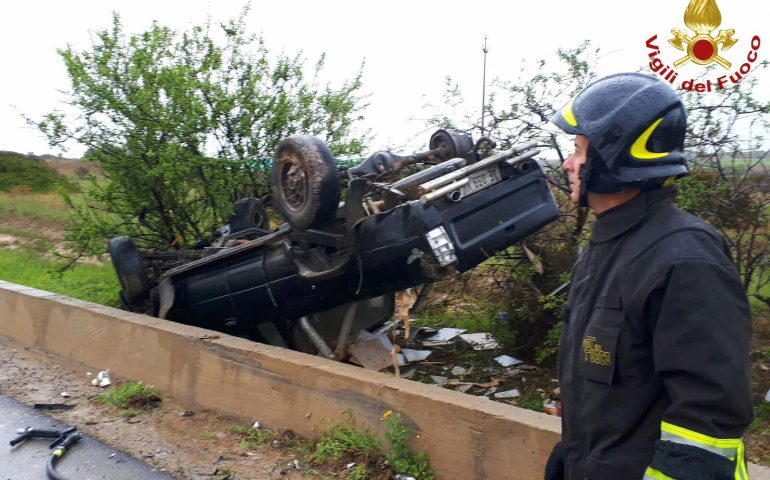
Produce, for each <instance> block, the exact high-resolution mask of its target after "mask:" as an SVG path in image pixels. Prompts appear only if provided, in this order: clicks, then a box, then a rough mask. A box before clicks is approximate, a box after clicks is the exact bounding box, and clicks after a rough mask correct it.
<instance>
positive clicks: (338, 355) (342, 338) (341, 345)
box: [334, 302, 358, 361]
mask: <svg viewBox="0 0 770 480" xmlns="http://www.w3.org/2000/svg"><path fill="white" fill-rule="evenodd" d="M357 310H358V302H353V303H352V304H351V305H350V306H349V307H348V311H347V312H345V319H344V320H342V328H340V335H339V337H337V347H336V348H335V349H334V359H335V360H340V361H342V360H344V359H345V355H346V354H347V353H348V337H349V336H350V329H351V328H353V321H354V320H355V319H356V311H357Z"/></svg>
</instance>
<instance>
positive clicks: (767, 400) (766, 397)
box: [765, 390, 770, 403]
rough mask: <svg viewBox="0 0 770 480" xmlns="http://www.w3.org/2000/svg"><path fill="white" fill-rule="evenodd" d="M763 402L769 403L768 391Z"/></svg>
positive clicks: (769, 395) (769, 394)
mask: <svg viewBox="0 0 770 480" xmlns="http://www.w3.org/2000/svg"><path fill="white" fill-rule="evenodd" d="M765 402H767V403H770V390H768V391H767V393H766V394H765Z"/></svg>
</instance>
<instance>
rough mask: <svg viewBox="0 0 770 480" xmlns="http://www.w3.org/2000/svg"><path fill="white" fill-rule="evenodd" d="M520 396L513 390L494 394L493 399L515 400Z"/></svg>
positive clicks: (517, 391)
mask: <svg viewBox="0 0 770 480" xmlns="http://www.w3.org/2000/svg"><path fill="white" fill-rule="evenodd" d="M519 396H521V393H519V390H518V389H516V388H514V389H513V390H506V391H504V392H497V393H495V398H516V397H519Z"/></svg>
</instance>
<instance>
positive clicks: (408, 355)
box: [401, 348, 433, 363]
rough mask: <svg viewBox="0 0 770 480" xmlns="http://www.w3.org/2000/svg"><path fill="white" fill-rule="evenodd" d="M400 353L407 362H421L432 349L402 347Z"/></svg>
mask: <svg viewBox="0 0 770 480" xmlns="http://www.w3.org/2000/svg"><path fill="white" fill-rule="evenodd" d="M401 353H402V354H403V355H404V359H405V360H406V361H407V362H408V363H412V362H421V361H423V360H425V359H427V358H428V357H429V356H430V354H431V353H433V351H432V350H414V349H411V348H402V349H401Z"/></svg>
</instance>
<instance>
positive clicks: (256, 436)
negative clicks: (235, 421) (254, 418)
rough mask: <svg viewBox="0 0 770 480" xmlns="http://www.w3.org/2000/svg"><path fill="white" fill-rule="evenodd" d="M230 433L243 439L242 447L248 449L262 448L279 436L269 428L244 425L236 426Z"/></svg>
mask: <svg viewBox="0 0 770 480" xmlns="http://www.w3.org/2000/svg"><path fill="white" fill-rule="evenodd" d="M230 431H231V432H232V433H235V434H238V435H241V436H242V437H243V440H242V441H241V443H240V446H241V447H246V448H253V447H261V446H262V445H265V444H267V443H268V442H270V441H271V440H272V439H274V438H275V437H276V436H277V435H278V433H277V432H276V431H275V430H270V429H269V428H254V427H248V426H244V425H237V426H234V427H232V428H230Z"/></svg>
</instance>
